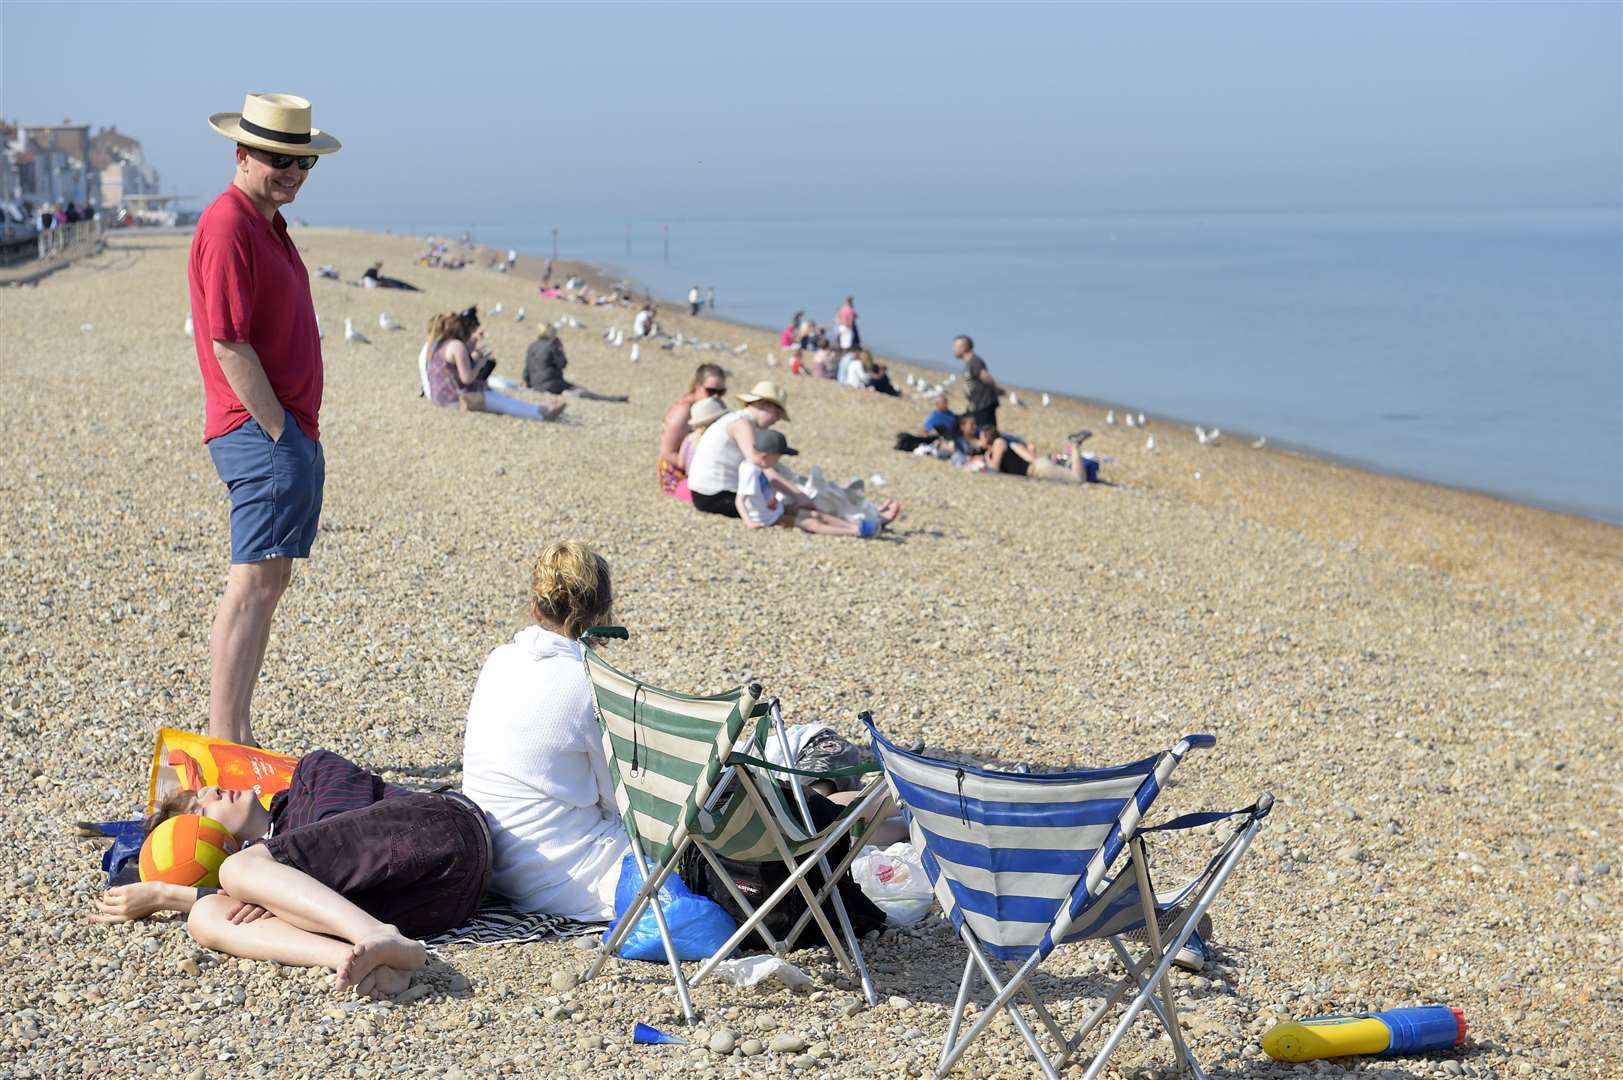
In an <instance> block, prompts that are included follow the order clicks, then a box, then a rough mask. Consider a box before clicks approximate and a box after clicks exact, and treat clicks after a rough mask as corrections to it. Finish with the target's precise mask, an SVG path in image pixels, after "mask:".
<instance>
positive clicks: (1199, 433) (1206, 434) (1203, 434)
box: [1195, 426, 1223, 446]
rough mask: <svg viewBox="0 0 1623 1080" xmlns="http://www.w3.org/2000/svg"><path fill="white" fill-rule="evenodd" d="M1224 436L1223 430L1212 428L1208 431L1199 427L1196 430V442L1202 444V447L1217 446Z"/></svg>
mask: <svg viewBox="0 0 1623 1080" xmlns="http://www.w3.org/2000/svg"><path fill="white" fill-rule="evenodd" d="M1222 436H1223V429H1222V428H1212V430H1210V431H1207V430H1206V429H1205V428H1203V427H1199V426H1197V427H1196V428H1195V441H1196V442H1198V443H1200V445H1202V446H1216V445H1217V440H1218V439H1220V438H1222Z"/></svg>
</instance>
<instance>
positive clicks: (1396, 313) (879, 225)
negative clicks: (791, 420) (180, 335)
mask: <svg viewBox="0 0 1623 1080" xmlns="http://www.w3.org/2000/svg"><path fill="white" fill-rule="evenodd" d="M393 224H394V225H395V228H396V231H401V230H402V229H404V230H406V231H411V232H427V233H438V234H442V235H453V236H459V235H461V233H462V232H463V230H464V229H471V230H472V231H473V232H474V234H475V238H476V239H477V240H479V241H480V242H482V243H486V244H490V245H492V246H497V247H503V248H506V247H512V248H517V249H518V250H520V251H522V252H524V253H525V254H530V255H541V256H545V255H549V254H551V253H552V251H553V230H554V229H556V230H557V252H558V254H559V255H560V256H561V257H563V258H566V259H580V260H586V261H590V262H593V263H596V264H598V265H600V266H603V267H605V268H607V269H610V270H612V271H614V272H616V273H619V274H621V275H623V276H624V277H625V278H626V279H628V280H630V281H631V282H633V283H634V284H635V285H636V287H637V288H638V289H639V290H646V291H648V292H651V293H652V294H653V295H654V296H656V297H660V298H662V299H665V300H670V301H673V302H674V301H677V300H679V299H683V298H685V297H686V295H687V291H688V288H689V287H690V286H692V285H698V286H699V287H700V288H701V289H702V290H709V289H714V290H715V297H716V303H715V311H714V314H716V315H718V316H720V317H723V318H727V319H731V320H734V321H737V322H742V323H748V324H752V325H758V326H762V327H767V328H770V329H774V330H776V329H781V328H782V327H783V326H784V325H785V324H786V323H787V322H788V321H789V319H790V318H791V317H792V316H793V315H794V313H795V312H797V311H801V310H804V311H806V312H807V314H808V315H810V316H811V317H812V318H814V319H816V320H818V321H819V322H822V323H825V324H829V323H832V321H833V316H834V312H835V310H836V309H837V308H838V307H839V306H840V304H841V303H842V302H843V300H844V299H845V297H846V296H847V295H850V296H853V297H854V298H855V307H856V310H857V312H858V315H859V320H860V321H859V326H860V329H861V333H862V338H863V342H864V343H865V344H866V345H868V346H869V347H870V348H872V349H873V350H874V351H875V352H877V353H880V354H882V355H887V356H891V357H895V358H905V359H909V360H914V361H918V362H921V363H924V364H928V365H932V366H935V367H940V368H944V369H953V368H956V367H957V365H956V364H955V363H954V361H953V360H952V353H951V342H952V338H953V336H954V335H956V334H970V335H972V336H973V337H974V340H975V343H976V349H977V351H978V352H979V353H980V354H981V355H982V356H983V357H984V358H985V359H986V361H987V364H988V365H989V366H990V368H991V370H992V372H993V374H994V375H995V377H996V378H997V379H998V381H999V382H1000V383H1002V384H1004V385H1006V386H1014V387H1030V388H1035V389H1037V390H1051V391H1055V392H1057V393H1064V394H1074V395H1078V396H1083V397H1087V398H1090V399H1093V400H1095V401H1099V402H1102V403H1107V404H1110V405H1113V406H1115V407H1117V408H1127V409H1132V410H1134V411H1135V412H1136V411H1142V412H1144V413H1145V414H1146V416H1147V417H1149V418H1150V420H1151V423H1152V425H1156V424H1158V425H1159V427H1160V430H1162V431H1171V430H1174V428H1175V426H1183V427H1185V428H1188V427H1190V426H1192V425H1194V424H1200V425H1203V426H1205V427H1207V428H1211V427H1220V428H1222V429H1223V430H1224V432H1225V438H1228V439H1231V440H1232V439H1239V438H1244V439H1246V440H1247V441H1250V440H1252V439H1255V438H1257V437H1263V436H1265V437H1267V439H1268V440H1269V442H1270V444H1272V445H1276V446H1285V447H1291V448H1296V449H1300V450H1304V451H1308V452H1312V453H1317V454H1322V455H1326V456H1329V457H1333V458H1337V459H1342V460H1345V461H1349V462H1352V463H1356V464H1359V465H1362V466H1366V467H1368V468H1371V469H1375V470H1378V471H1383V472H1389V473H1395V474H1400V475H1404V476H1409V477H1414V478H1417V479H1422V480H1427V481H1432V482H1436V483H1441V484H1446V485H1450V486H1455V487H1461V488H1469V489H1474V490H1479V491H1483V492H1487V493H1491V494H1494V495H1498V496H1501V497H1504V498H1507V499H1512V500H1515V501H1518V502H1524V503H1529V504H1532V505H1536V506H1541V507H1546V508H1550V509H1555V510H1560V511H1566V512H1570V513H1574V514H1580V515H1584V516H1587V517H1591V518H1596V519H1599V520H1602V521H1606V522H1610V523H1614V524H1623V212H1620V211H1619V210H1616V209H1608V210H1595V211H1521V212H1473V213H1323V214H1290V215H1286V214H1224V215H1179V216H1106V215H1099V216H1069V217H1037V216H1011V217H996V218H992V217H985V218H950V219H947V218H941V219H906V220H895V219H889V220H885V219H865V220H856V219H852V220H738V221H679V222H671V223H669V224H665V223H653V222H631V223H629V225H628V223H626V222H612V221H549V222H544V223H543V222H537V223H534V224H526V223H517V222H492V223H487V224H478V223H463V224H459V225H447V224H445V223H439V224H437V225H436V224H432V223H428V224H415V225H409V226H407V225H404V224H402V223H393ZM1084 419H1092V420H1094V421H1095V423H1092V424H1090V425H1089V426H1097V424H1098V423H1100V422H1102V421H1103V416H1102V415H1101V416H1099V417H1093V418H1084ZM1152 430H1155V428H1154V427H1152ZM1190 437H1191V438H1193V435H1192V434H1191V435H1190Z"/></svg>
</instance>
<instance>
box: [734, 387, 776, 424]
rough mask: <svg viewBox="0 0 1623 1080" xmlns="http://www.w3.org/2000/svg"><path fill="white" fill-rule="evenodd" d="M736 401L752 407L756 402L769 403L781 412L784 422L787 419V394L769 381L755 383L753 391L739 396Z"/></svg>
mask: <svg viewBox="0 0 1623 1080" xmlns="http://www.w3.org/2000/svg"><path fill="white" fill-rule="evenodd" d="M738 400H739V401H742V402H743V403H744V404H746V405H754V404H755V403H756V402H757V401H765V402H769V403H771V404H773V405H776V406H777V407H778V408H779V409H780V410H782V412H783V418H784V419H785V420H787V419H789V406H788V404H787V402H788V400H789V392H788V391H787V390H785V389H784V388H783V387H781V386H779V385H778V384H777V383H775V382H773V381H771V380H770V379H767V380H765V381H762V382H758V383H756V384H755V389H753V390H751V391H750V392H749V393H747V394H739V395H738Z"/></svg>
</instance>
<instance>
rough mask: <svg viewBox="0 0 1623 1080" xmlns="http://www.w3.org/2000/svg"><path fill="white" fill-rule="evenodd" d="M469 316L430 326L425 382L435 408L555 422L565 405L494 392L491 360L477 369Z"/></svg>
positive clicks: (439, 319) (452, 317)
mask: <svg viewBox="0 0 1623 1080" xmlns="http://www.w3.org/2000/svg"><path fill="white" fill-rule="evenodd" d="M466 315H467V313H466V312H462V313H457V314H450V313H447V314H443V315H436V316H435V317H434V318H433V319H432V320H431V321H430V322H429V324H428V340H429V346H428V359H427V361H426V370H425V372H424V374H425V381H426V383H427V386H428V399H429V400H430V401H432V402H433V403H434V404H436V405H459V406H461V408H462V409H464V410H465V411H468V412H493V413H500V414H502V415H504V416H517V417H521V418H523V419H525V420H556V419H558V416H559V414H561V413H562V412H563V411H564V404H563V402H561V401H560V402H559V403H557V404H556V405H551V406H545V405H535V404H531V403H530V402H528V401H520V400H518V399H517V398H512V397H508V396H507V395H506V394H500V393H497V392H496V391H494V390H491V389H490V388H489V387H488V386H487V385H486V384H485V380H486V379H487V378H488V377H489V375H490V371H489V368H490V367H493V366H494V365H493V364H490V363H489V361H488V359H487V361H486V365H485V366H484V367H483V369H481V368H480V367H477V366H475V360H474V357H473V353H472V352H471V351H470V350H469V347H468V342H469V340H470V339H471V338H472V336H473V331H472V330H471V329H470V328H469V326H468V322H467V318H466Z"/></svg>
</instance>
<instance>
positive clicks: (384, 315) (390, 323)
mask: <svg viewBox="0 0 1623 1080" xmlns="http://www.w3.org/2000/svg"><path fill="white" fill-rule="evenodd" d="M378 329H379V330H399V329H400V320H399V319H397V318H395V317H394V316H393V315H390V314H389V313H388V312H387V311H380V312H378Z"/></svg>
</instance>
